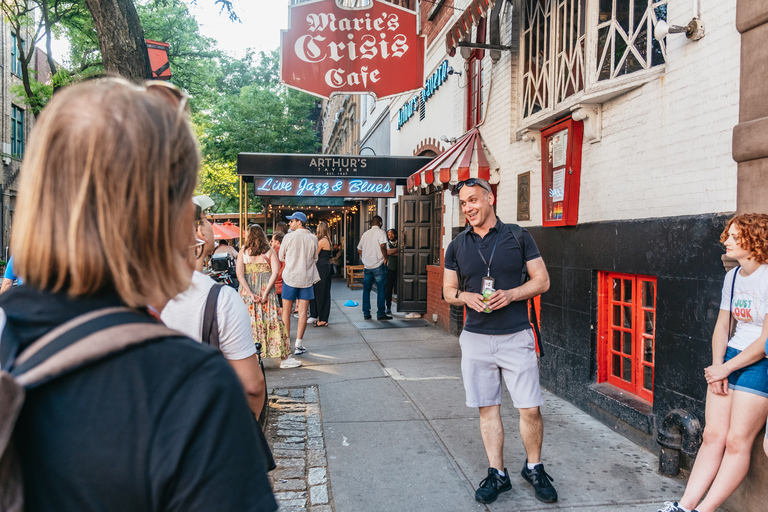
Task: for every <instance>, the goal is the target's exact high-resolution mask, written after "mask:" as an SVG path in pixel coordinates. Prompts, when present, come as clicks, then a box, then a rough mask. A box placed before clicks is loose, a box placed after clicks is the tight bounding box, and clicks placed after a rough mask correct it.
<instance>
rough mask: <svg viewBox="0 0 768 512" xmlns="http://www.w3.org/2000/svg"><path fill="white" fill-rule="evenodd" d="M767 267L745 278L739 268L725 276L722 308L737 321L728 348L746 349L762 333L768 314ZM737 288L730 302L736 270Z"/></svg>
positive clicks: (761, 266)
mask: <svg viewBox="0 0 768 512" xmlns="http://www.w3.org/2000/svg"><path fill="white" fill-rule="evenodd" d="M766 268H768V265H760V266H759V267H758V268H757V270H755V271H754V272H752V273H751V274H750V275H748V276H744V275H743V274H742V273H741V270H740V269H739V268H738V267H737V268H734V269H732V270H730V271H729V272H728V273H727V274H726V275H725V281H724V282H723V296H722V299H721V300H720V309H723V310H725V311H728V310H729V309H730V311H731V312H732V313H733V317H734V318H735V319H736V320H737V323H736V331H735V332H734V334H733V337H732V338H731V339H730V340H729V341H728V346H729V347H732V348H735V349H736V350H744V349H745V348H747V347H748V346H749V345H751V344H752V342H754V341H755V340H756V339H757V338H758V337H760V334H761V332H762V330H763V321H764V320H765V315H766V314H768V270H766ZM737 269H738V270H739V274H738V275H737V276H736V288H735V289H734V291H733V302H732V303H731V304H730V307H729V302H730V301H731V284H732V283H733V274H734V272H736V270H737Z"/></svg>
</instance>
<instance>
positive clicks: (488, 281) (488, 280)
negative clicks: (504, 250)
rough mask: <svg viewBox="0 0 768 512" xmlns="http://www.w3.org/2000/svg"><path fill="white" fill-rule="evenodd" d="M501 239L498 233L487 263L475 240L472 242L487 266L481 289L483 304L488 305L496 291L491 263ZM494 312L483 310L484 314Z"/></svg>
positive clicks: (486, 308) (487, 309)
mask: <svg viewBox="0 0 768 512" xmlns="http://www.w3.org/2000/svg"><path fill="white" fill-rule="evenodd" d="M499 238H501V234H500V233H496V242H495V243H494V244H493V250H492V251H491V258H490V259H489V260H488V261H486V260H485V256H483V253H482V252H480V248H479V247H478V246H477V241H476V240H475V239H474V238H473V239H472V241H473V242H474V243H475V249H477V253H478V254H479V255H480V259H482V260H483V263H485V266H486V269H487V271H486V275H485V277H483V278H482V283H481V287H480V289H481V290H482V292H481V293H482V295H483V302H485V303H487V302H488V301H490V300H491V295H493V292H495V291H496V289H495V288H494V285H495V283H496V280H495V279H494V278H492V277H491V263H493V256H494V255H495V254H496V247H498V245H499ZM491 311H493V310H492V309H491V308H489V307H488V306H486V307H485V309H484V310H483V313H490V312H491Z"/></svg>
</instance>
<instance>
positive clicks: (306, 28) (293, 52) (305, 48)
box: [280, 0, 425, 99]
mask: <svg viewBox="0 0 768 512" xmlns="http://www.w3.org/2000/svg"><path fill="white" fill-rule="evenodd" d="M288 16H289V17H288V30H283V31H282V34H281V36H282V41H281V45H280V57H281V59H280V67H281V69H280V78H281V81H282V82H283V83H284V84H285V85H287V86H289V87H293V88H295V89H299V90H302V91H305V92H308V93H310V94H314V95H317V96H321V97H323V98H329V97H330V96H331V95H332V94H349V93H360V94H362V93H367V94H373V95H374V96H376V97H377V98H378V99H382V98H387V97H389V96H395V95H398V94H402V93H404V92H408V91H413V90H417V89H421V88H422V86H423V84H422V80H423V76H424V47H425V38H424V36H419V35H418V34H417V30H416V28H417V27H416V13H415V12H414V11H410V10H408V9H404V8H402V7H400V6H397V5H394V4H391V3H388V2H382V1H380V0H372V2H371V3H370V4H369V5H368V6H366V7H362V8H353V9H350V8H343V7H341V6H339V5H338V4H337V3H336V0H318V1H314V2H306V3H298V4H294V5H291V6H290V9H289V15H288Z"/></svg>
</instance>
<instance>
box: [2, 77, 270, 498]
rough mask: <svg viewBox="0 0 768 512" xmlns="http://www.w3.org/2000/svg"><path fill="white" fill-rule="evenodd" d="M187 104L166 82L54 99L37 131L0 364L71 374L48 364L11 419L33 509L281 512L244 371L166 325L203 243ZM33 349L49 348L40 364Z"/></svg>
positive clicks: (24, 181) (95, 83) (79, 88)
mask: <svg viewBox="0 0 768 512" xmlns="http://www.w3.org/2000/svg"><path fill="white" fill-rule="evenodd" d="M185 105H186V97H185V96H184V95H182V93H181V92H180V91H178V90H177V89H176V88H175V87H173V86H172V85H171V84H168V83H166V82H148V83H147V84H145V85H144V86H141V85H137V84H133V83H130V82H128V81H126V80H124V79H120V78H99V79H95V80H90V81H88V82H83V83H80V84H77V85H72V86H69V87H66V88H63V89H62V90H61V91H59V92H57V93H56V94H55V95H54V96H53V98H52V99H51V101H50V102H49V103H48V104H47V105H46V107H45V108H44V109H43V111H42V113H41V114H40V116H39V117H38V118H37V120H36V123H35V127H34V129H33V131H32V135H31V137H30V138H29V140H30V144H29V147H28V148H27V151H26V153H25V155H24V172H23V173H21V177H20V180H21V183H20V185H19V199H20V200H19V201H18V202H17V203H16V211H15V214H14V219H13V242H12V250H13V255H14V266H15V268H14V270H15V271H16V272H17V274H18V275H19V276H22V277H23V278H24V286H16V287H14V288H13V289H11V290H10V291H8V292H7V293H4V294H2V295H0V308H2V311H0V317H2V318H3V321H2V322H0V331H1V332H0V367H2V368H3V370H14V371H17V372H21V373H24V372H26V370H28V369H30V368H31V369H32V372H35V371H36V370H41V371H44V370H45V368H44V366H45V365H47V364H53V363H55V362H56V361H58V363H59V364H61V363H62V362H63V363H64V364H63V365H62V366H64V367H65V368H68V369H67V370H66V374H63V375H62V374H61V372H58V373H57V371H56V368H53V369H52V368H50V366H49V368H48V370H49V371H50V370H53V371H52V375H51V376H50V378H48V379H45V380H43V381H41V382H39V383H38V384H37V385H35V386H30V387H29V388H28V389H26V393H25V398H24V404H23V407H22V408H21V410H20V414H19V416H18V420H17V421H16V428H15V429H14V432H13V441H12V442H13V445H14V446H13V447H14V448H15V451H16V452H17V456H18V457H17V458H18V460H20V461H23V464H21V466H22V467H21V474H16V475H14V476H18V477H21V478H22V479H23V498H24V500H25V502H26V503H25V504H23V508H24V509H25V510H28V511H31V512H49V511H50V512H58V511H61V510H78V511H82V512H95V511H104V510H113V511H117V510H154V511H159V512H162V511H176V510H186V511H200V510H259V511H273V510H276V509H277V503H276V501H275V499H274V496H273V494H272V491H271V489H270V484H269V480H268V478H267V458H266V456H265V453H264V451H263V449H262V445H261V443H260V441H259V438H258V434H257V430H256V428H257V424H256V420H255V418H254V416H253V414H252V413H251V411H250V410H249V408H248V403H247V401H246V397H245V394H244V393H243V389H242V386H241V385H240V382H239V381H238V379H237V377H236V376H235V373H234V372H233V371H232V368H231V367H230V366H229V365H228V364H227V362H226V360H225V359H224V358H223V357H222V356H221V353H220V352H217V351H214V350H211V349H210V348H209V347H204V346H202V345H201V344H200V343H197V342H195V341H194V340H192V339H190V338H188V337H186V336H184V335H182V334H181V333H176V332H175V331H171V330H170V329H168V328H167V327H165V326H164V325H162V324H161V323H160V320H159V316H160V313H159V311H161V310H162V309H163V308H164V307H165V305H166V303H167V302H168V301H169V300H170V299H171V298H173V297H175V296H176V295H177V294H179V293H181V292H183V291H184V290H186V289H187V288H188V287H189V285H190V280H191V276H192V272H190V270H189V268H188V267H185V266H184V262H185V261H188V260H189V259H190V258H192V257H193V256H194V254H193V252H194V249H193V248H194V247H196V246H197V244H196V243H195V239H194V236H193V233H194V227H193V223H194V220H195V219H194V212H195V205H194V204H193V203H192V194H193V191H194V188H195V184H196V182H197V174H198V167H199V153H198V149H197V143H196V141H195V138H194V135H193V132H192V129H191V126H190V124H189V121H188V119H187V113H186V109H185ZM75 326H76V327H75ZM105 327H107V328H109V330H106V329H104V328H105ZM52 339H53V341H51V340H52ZM96 339H98V341H99V342H98V343H94V342H93V341H94V340H96ZM142 340H143V341H142ZM38 341H40V342H42V343H45V342H46V341H51V342H50V343H48V344H47V345H45V346H44V348H43V349H42V350H41V351H36V350H37V348H39V344H36V345H35V347H33V348H32V350H31V351H28V349H29V348H30V347H31V346H32V345H33V344H35V343H36V342H38ZM131 342H134V343H133V344H130V343H131ZM121 345H122V349H121V348H120V347H121ZM104 346H111V347H112V350H111V351H109V352H108V357H99V356H100V354H98V351H99V350H100V347H102V348H103V347H104ZM89 351H94V352H95V354H94V353H92V354H93V355H95V356H96V357H95V358H91V359H89V357H88V353H89ZM32 352H34V355H31V356H30V354H31V353H32ZM67 355H69V356H72V358H71V359H70V362H69V363H67V361H66V356H67ZM62 359H64V361H62ZM41 361H42V362H41ZM73 361H79V362H80V363H81V364H79V365H77V366H75V365H73V364H71V362H73ZM59 368H61V366H59ZM26 375H27V376H29V373H26ZM3 389H8V388H7V387H4V388H3ZM2 414H5V411H3V413H2ZM4 419H6V418H4ZM3 449H5V443H4V446H3ZM5 454H6V455H7V454H8V452H5ZM0 460H3V462H6V461H7V460H8V459H7V457H0ZM5 468H6V466H5V465H3V469H5ZM9 476H10V475H9V474H8V473H3V481H2V484H1V485H2V487H3V490H2V493H3V496H2V498H4V499H3V500H0V501H3V503H5V504H7V503H8V502H9V500H10V498H11V496H10V495H9V494H8V493H7V490H8V487H6V485H7V484H11V483H12V479H11V478H6V477H9ZM11 503H12V504H15V505H19V507H18V508H19V509H21V508H22V504H21V503H16V502H13V501H11Z"/></svg>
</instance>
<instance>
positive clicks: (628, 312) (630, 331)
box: [597, 272, 656, 402]
mask: <svg viewBox="0 0 768 512" xmlns="http://www.w3.org/2000/svg"><path fill="white" fill-rule="evenodd" d="M598 280H599V283H598V286H599V291H598V301H599V303H598V317H599V319H598V324H599V325H598V331H599V339H598V365H597V368H598V382H608V383H609V384H611V385H613V386H616V387H618V388H620V389H623V390H624V391H628V392H630V393H632V394H634V395H637V396H638V397H640V398H642V399H644V400H647V401H649V402H653V376H654V353H655V339H656V278H655V277H652V276H638V275H631V274H617V273H613V272H600V273H599V274H598Z"/></svg>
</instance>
